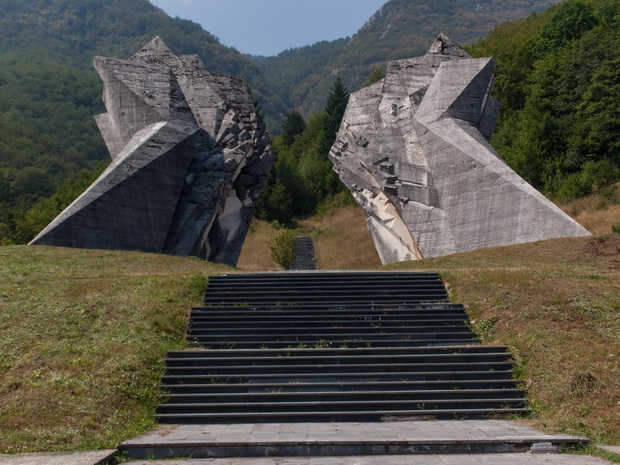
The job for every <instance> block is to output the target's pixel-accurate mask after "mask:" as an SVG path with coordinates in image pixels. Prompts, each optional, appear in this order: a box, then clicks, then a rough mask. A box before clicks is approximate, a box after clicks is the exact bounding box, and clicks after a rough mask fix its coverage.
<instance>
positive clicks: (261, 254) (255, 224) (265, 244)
mask: <svg viewBox="0 0 620 465" xmlns="http://www.w3.org/2000/svg"><path fill="white" fill-rule="evenodd" d="M278 232H279V229H277V228H274V227H273V225H272V224H270V223H268V222H266V221H263V220H259V219H256V218H254V219H253V220H252V223H251V224H250V229H249V230H248V234H247V236H246V237H245V242H244V243H243V248H242V249H241V255H240V256H239V261H238V262H237V268H239V269H240V270H244V271H273V270H279V269H280V267H279V266H278V265H277V264H276V263H275V262H274V261H273V260H272V259H271V251H270V250H269V243H270V242H271V241H272V240H273V239H274V238H275V237H276V236H277V235H278Z"/></svg>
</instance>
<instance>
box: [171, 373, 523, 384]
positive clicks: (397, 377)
mask: <svg viewBox="0 0 620 465" xmlns="http://www.w3.org/2000/svg"><path fill="white" fill-rule="evenodd" d="M512 378H513V372H512V370H494V371H482V370H473V371H469V370H459V371H414V372H411V371H404V372H394V371H377V372H373V373H362V372H347V373H342V372H321V373H295V374H287V373H276V374H274V373H271V374H266V373H258V374H256V373H246V374H243V375H236V374H231V375H213V374H199V373H191V374H187V375H181V374H167V375H164V376H163V377H162V381H163V382H164V383H165V384H172V383H177V384H203V383H211V384H224V383H233V384H243V383H290V384H295V383H304V382H310V381H312V382H319V383H320V382H330V383H347V382H379V381H381V382H393V383H400V382H409V381H418V382H427V381H444V382H445V381H450V382H452V381H455V382H456V381H463V380H465V381H475V380H477V381H487V380H510V379H512Z"/></svg>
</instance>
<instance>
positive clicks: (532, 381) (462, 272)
mask: <svg viewBox="0 0 620 465" xmlns="http://www.w3.org/2000/svg"><path fill="white" fill-rule="evenodd" d="M385 269H398V270H415V269H424V270H432V271H437V272H439V273H441V275H442V277H443V278H444V279H445V280H446V281H447V283H448V285H449V288H450V290H451V292H452V299H453V300H454V301H456V302H462V303H464V304H465V305H467V306H468V309H469V314H470V317H471V318H472V319H473V326H474V327H475V328H476V329H477V330H478V331H479V333H480V334H482V336H483V337H484V342H487V343H499V344H506V345H508V346H509V347H510V348H511V350H512V353H513V355H514V356H515V359H516V361H517V365H518V374H519V376H520V378H521V379H522V380H523V383H524V385H525V387H526V388H527V389H528V398H529V399H530V401H531V408H532V409H533V411H534V414H533V416H532V422H533V426H535V427H538V428H543V429H547V430H549V431H553V432H558V431H562V432H566V433H571V434H580V435H586V436H588V437H590V438H591V439H593V440H594V441H595V442H597V443H611V444H620V234H614V235H607V236H598V237H591V238H575V239H559V240H551V241H543V242H538V243H533V244H523V245H516V246H510V247H501V248H496V249H489V250H481V251H477V252H471V253H464V254H458V255H453V256H450V257H444V258H438V259H431V260H424V261H422V262H405V263H399V264H395V265H390V266H386V267H385Z"/></svg>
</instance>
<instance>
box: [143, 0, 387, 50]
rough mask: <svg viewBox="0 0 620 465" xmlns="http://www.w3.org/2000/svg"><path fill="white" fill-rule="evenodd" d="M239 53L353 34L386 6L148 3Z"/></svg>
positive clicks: (267, 0) (235, 0)
mask: <svg viewBox="0 0 620 465" xmlns="http://www.w3.org/2000/svg"><path fill="white" fill-rule="evenodd" d="M150 1H151V3H152V4H153V5H155V6H157V7H159V8H161V9H162V10H164V11H165V12H166V13H168V15H170V16H172V17H175V16H178V17H179V18H183V19H190V20H192V21H194V22H196V23H198V24H200V25H201V26H202V27H203V28H204V29H205V30H207V31H209V32H210V33H211V34H213V35H215V36H217V37H218V38H219V39H220V42H221V43H222V44H223V45H227V46H230V47H235V48H236V49H237V50H239V51H240V52H241V53H249V54H252V55H265V56H272V55H277V54H278V53H280V52H282V51H284V50H287V49H289V48H295V47H303V46H304V45H312V44H314V43H316V42H320V41H323V40H330V41H331V40H335V39H341V38H344V37H349V36H352V35H353V34H355V33H356V32H357V31H358V30H359V29H360V28H361V27H362V26H363V25H364V23H366V21H367V20H368V19H369V18H370V17H371V16H372V15H373V14H374V13H375V12H376V11H377V10H378V9H379V8H381V6H382V5H383V4H384V3H386V2H387V0H150Z"/></svg>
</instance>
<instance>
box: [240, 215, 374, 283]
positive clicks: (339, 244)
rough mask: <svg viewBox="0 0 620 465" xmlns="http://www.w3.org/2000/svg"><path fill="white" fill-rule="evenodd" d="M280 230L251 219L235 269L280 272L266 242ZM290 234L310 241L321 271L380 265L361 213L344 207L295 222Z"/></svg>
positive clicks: (266, 223)
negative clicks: (312, 241)
mask: <svg viewBox="0 0 620 465" xmlns="http://www.w3.org/2000/svg"><path fill="white" fill-rule="evenodd" d="M280 231H281V229H280V228H279V226H278V227H274V224H272V223H268V222H266V221H263V220H258V219H254V220H252V224H251V226H250V229H249V231H248V235H247V237H246V240H245V243H244V244H243V249H242V250H241V255H240V257H239V262H238V263H237V268H239V269H241V270H244V271H270V270H278V269H281V267H279V266H278V265H276V264H275V263H274V261H273V260H272V259H271V252H270V250H269V243H270V242H271V241H272V240H273V239H274V238H275V237H276V236H277V234H278V233H279V232H280ZM291 231H292V233H293V234H294V235H296V236H311V237H312V238H313V239H314V246H315V252H316V262H317V266H318V268H319V269H321V270H351V269H364V268H374V267H377V266H380V265H381V261H380V260H379V256H378V255H377V252H376V250H375V246H374V244H373V242H372V239H371V237H370V233H369V232H368V228H367V227H366V217H365V215H364V212H363V211H362V210H361V209H360V208H359V207H357V206H353V205H348V206H343V207H338V208H334V209H332V210H330V211H329V212H328V213H326V214H325V215H323V216H322V217H310V218H305V219H302V220H299V221H298V223H297V226H296V227H295V228H293V229H292V230H291Z"/></svg>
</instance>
